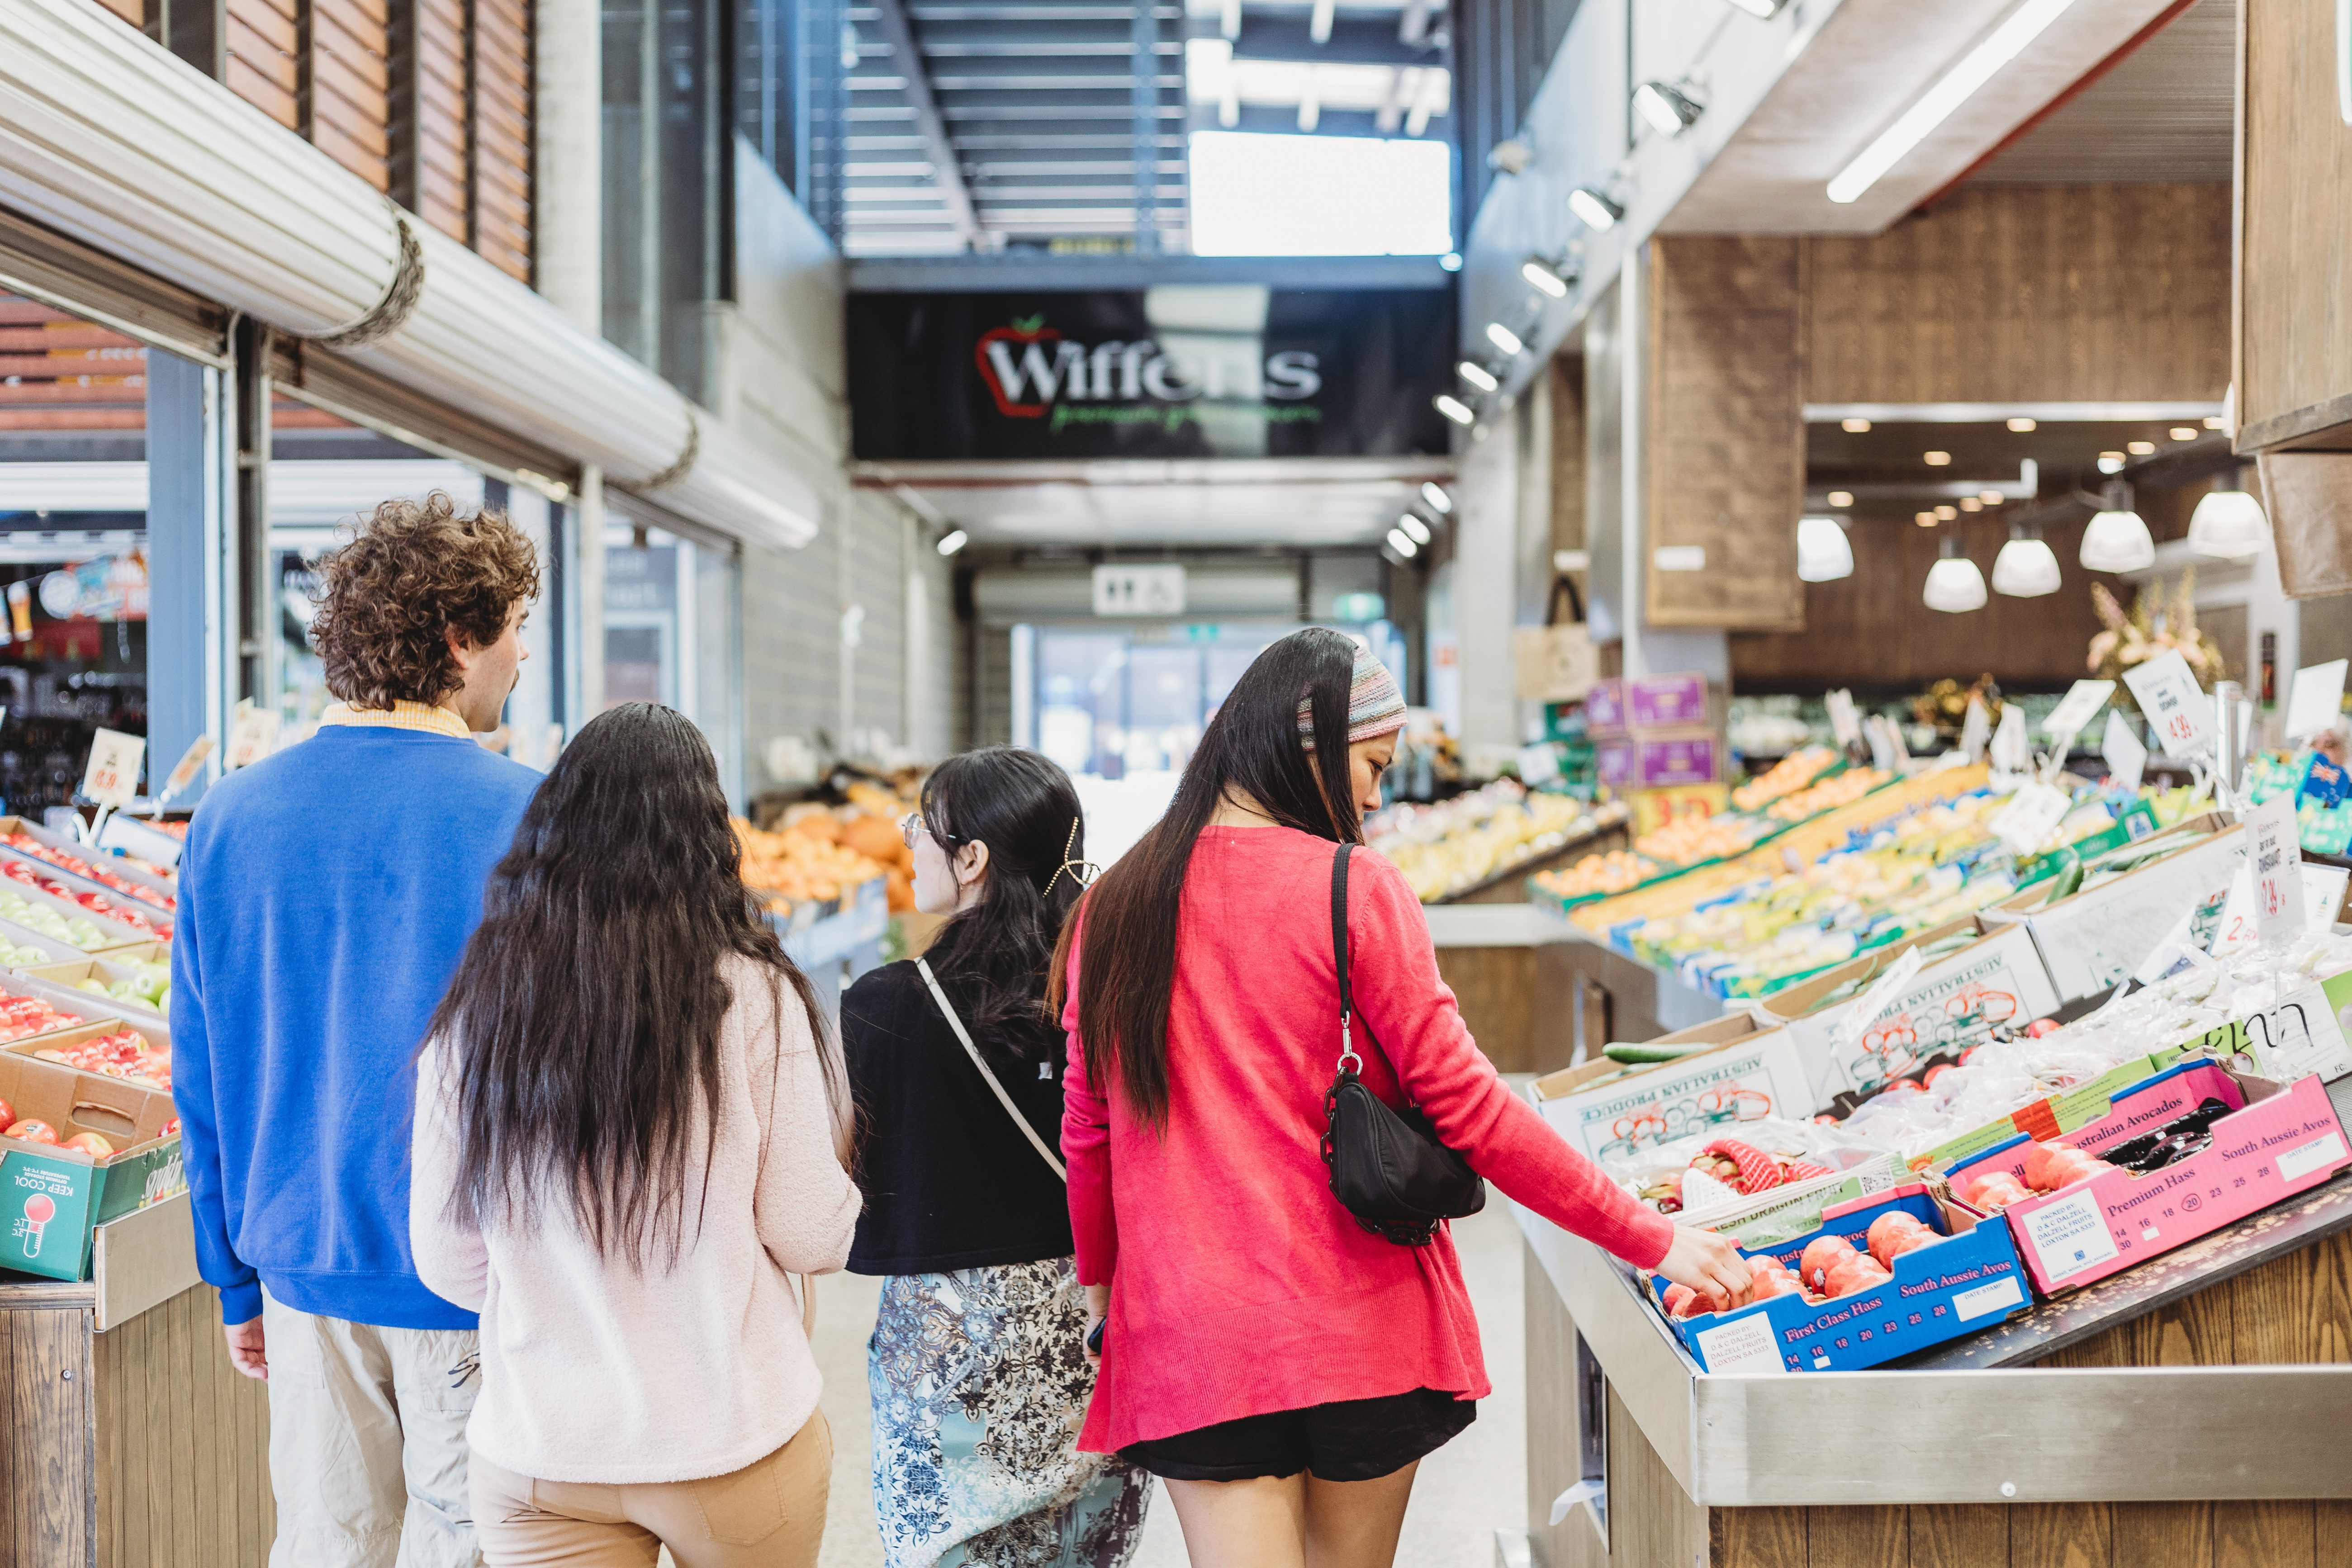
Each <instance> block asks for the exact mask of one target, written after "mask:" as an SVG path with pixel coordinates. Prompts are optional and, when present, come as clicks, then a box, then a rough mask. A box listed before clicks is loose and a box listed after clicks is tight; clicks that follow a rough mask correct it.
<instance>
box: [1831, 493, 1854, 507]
mask: <svg viewBox="0 0 2352 1568" xmlns="http://www.w3.org/2000/svg"><path fill="white" fill-rule="evenodd" d="M1829 503H1830V505H1832V506H1852V505H1853V491H1852V490H1832V491H1831V492H1830V493H1829Z"/></svg>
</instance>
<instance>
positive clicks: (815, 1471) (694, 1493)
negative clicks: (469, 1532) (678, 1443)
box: [474, 1410, 833, 1568]
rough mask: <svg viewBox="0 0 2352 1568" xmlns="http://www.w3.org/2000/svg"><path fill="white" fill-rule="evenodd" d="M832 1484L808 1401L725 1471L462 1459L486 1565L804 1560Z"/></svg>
mask: <svg viewBox="0 0 2352 1568" xmlns="http://www.w3.org/2000/svg"><path fill="white" fill-rule="evenodd" d="M832 1483H833V1428H832V1427H830V1426H826V1425H825V1419H824V1411H822V1410H820V1411H817V1412H816V1413H815V1414H814V1415H811V1416H810V1417H809V1418H808V1422H807V1424H806V1425H805V1426H803V1427H802V1428H801V1429H800V1430H799V1431H798V1432H797V1433H795V1434H794V1435H793V1440H792V1441H791V1442H789V1443H786V1444H785V1445H784V1446H783V1447H781V1448H779V1449H777V1450H776V1451H775V1452H774V1453H772V1454H770V1455H769V1456H768V1457H767V1458H764V1459H755V1460H753V1461H752V1462H751V1463H750V1464H748V1465H746V1466H744V1467H743V1468H741V1469H740V1470H737V1471H735V1472H734V1473H733V1474H731V1475H725V1476H713V1477H711V1478H710V1479H708V1480H700V1481H664V1482H660V1483H656V1484H649V1485H644V1486H591V1485H588V1484H585V1483H583V1482H579V1481H535V1480H532V1479H530V1477H528V1476H519V1475H516V1474H515V1473H514V1472H513V1471H511V1470H503V1469H500V1468H499V1467H498V1466H496V1465H493V1464H491V1463H490V1462H489V1461H488V1459H484V1458H476V1459H475V1460H474V1516H475V1517H476V1518H477V1519H478V1520H480V1521H481V1531H482V1557H483V1560H484V1561H485V1562H486V1563H488V1564H489V1565H490V1568H556V1565H557V1564H562V1565H563V1568H652V1565H653V1563H654V1561H655V1559H656V1557H658V1556H659V1555H660V1553H661V1549H662V1548H663V1547H665V1546H667V1547H668V1548H669V1554H670V1556H671V1558H672V1559H673V1560H674V1561H675V1562H676V1563H677V1568H811V1565H812V1564H814V1563H815V1562H816V1549H817V1542H819V1541H820V1540H822V1539H823V1538H824V1505H825V1497H826V1492H827V1489H829V1488H830V1487H831V1485H832Z"/></svg>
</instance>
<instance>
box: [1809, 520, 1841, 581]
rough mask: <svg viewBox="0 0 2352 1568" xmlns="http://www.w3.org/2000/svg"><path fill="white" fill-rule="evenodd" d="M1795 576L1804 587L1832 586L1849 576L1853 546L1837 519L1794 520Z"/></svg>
mask: <svg viewBox="0 0 2352 1568" xmlns="http://www.w3.org/2000/svg"><path fill="white" fill-rule="evenodd" d="M1797 575H1798V576H1799V577H1801V578H1802V579H1803V580H1804V581H1806V582H1808V583H1833V582H1835V581H1836V580H1837V579H1839V578H1840V577H1851V576H1853V545H1852V544H1850V543H1848V542H1847V541H1846V537H1845V530H1844V529H1843V528H1840V527H1839V526H1838V521H1837V519H1835V518H1833V517H1801V518H1799V519H1798V520H1797Z"/></svg>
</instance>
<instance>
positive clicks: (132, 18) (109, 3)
mask: <svg viewBox="0 0 2352 1568" xmlns="http://www.w3.org/2000/svg"><path fill="white" fill-rule="evenodd" d="M98 3H99V4H100V5H103V6H105V7H106V8H107V9H108V10H110V11H111V12H113V13H114V14H115V15H116V16H120V17H121V18H122V19H123V20H124V21H126V22H128V23H130V24H131V26H134V27H142V28H143V27H144V26H147V6H146V3H145V0H98Z"/></svg>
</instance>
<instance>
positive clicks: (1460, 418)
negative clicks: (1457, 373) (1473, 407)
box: [1430, 392, 1478, 425]
mask: <svg viewBox="0 0 2352 1568" xmlns="http://www.w3.org/2000/svg"><path fill="white" fill-rule="evenodd" d="M1430 401H1431V402H1432V403H1434V404H1435V405H1437V411H1438V412H1439V413H1440V414H1443V415H1444V416H1446V417H1447V418H1448V419H1451V420H1453V421H1454V423H1455V424H1456V425H1475V424H1476V423H1477V422H1478V416H1476V415H1475V414H1473V413H1471V412H1470V405H1468V404H1466V403H1465V402H1463V401H1462V400H1461V399H1460V398H1458V397H1455V396H1453V395H1451V394H1448V393H1444V392H1441V393H1439V394H1438V395H1436V396H1435V397H1433V398H1431V399H1430Z"/></svg>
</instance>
